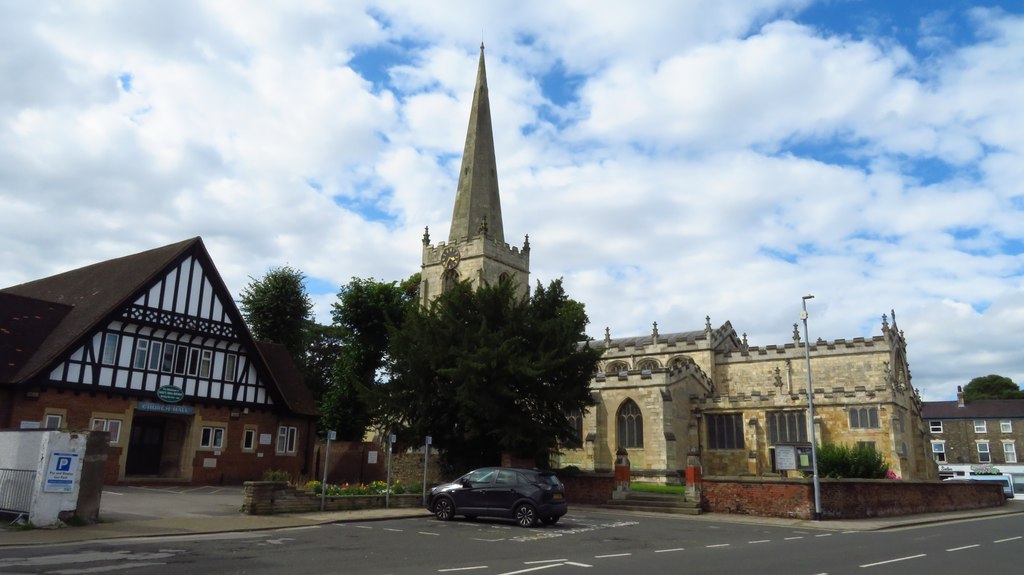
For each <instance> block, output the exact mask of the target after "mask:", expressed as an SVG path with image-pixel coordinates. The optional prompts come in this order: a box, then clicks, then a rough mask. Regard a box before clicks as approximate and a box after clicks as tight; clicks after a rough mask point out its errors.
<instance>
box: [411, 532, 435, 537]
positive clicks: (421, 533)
mask: <svg viewBox="0 0 1024 575" xmlns="http://www.w3.org/2000/svg"><path fill="white" fill-rule="evenodd" d="M416 533H419V534H420V535H433V536H434V537H440V536H441V534H440V533H431V532H429V531H417V532H416Z"/></svg>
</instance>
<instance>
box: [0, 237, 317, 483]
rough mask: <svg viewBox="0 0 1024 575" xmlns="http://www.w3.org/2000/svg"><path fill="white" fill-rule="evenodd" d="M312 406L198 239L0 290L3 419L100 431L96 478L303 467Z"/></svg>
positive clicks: (218, 479) (17, 424) (204, 476)
mask: <svg viewBox="0 0 1024 575" xmlns="http://www.w3.org/2000/svg"><path fill="white" fill-rule="evenodd" d="M316 413H317V412H316V407H315V404H314V402H313V399H312V397H311V395H310V393H309V391H308V389H307V388H306V386H305V382H304V381H303V378H302V375H301V373H300V372H299V370H298V369H297V368H296V366H295V364H294V362H293V361H292V359H291V357H290V356H289V354H288V352H287V351H286V350H285V349H284V347H282V346H280V345H277V344H269V343H263V342H257V341H254V340H253V338H252V335H251V334H250V333H249V330H248V328H247V327H246V325H245V323H244V321H243V319H242V315H241V313H240V311H239V310H238V308H237V307H236V306H235V304H234V301H233V300H232V297H231V294H230V293H229V292H228V290H227V288H226V286H225V285H224V282H223V280H222V279H221V277H220V274H219V273H218V272H217V269H216V267H215V266H214V264H213V261H212V260H211V258H210V255H209V253H208V252H207V251H206V247H205V246H204V245H203V241H202V239H201V238H198V237H196V238H192V239H189V240H185V241H182V242H178V243H175V244H171V245H168V246H164V247H162V248H157V249H153V250H148V251H145V252H141V253H138V254H134V255H130V256H126V257H122V258H117V259H113V260H108V261H105V262H100V263H97V264H94V265H90V266H86V267H83V268H79V269H76V270H72V271H69V272H65V273H62V274H58V275H55V276H51V277H48V278H43V279H40V280H36V281H32V282H28V283H24V284H21V285H16V286H12V287H8V288H5V289H2V290H0V429H27V428H56V429H70V430H76V429H78V430H84V429H94V430H105V431H108V432H109V433H110V438H111V441H110V449H109V451H108V456H107V470H106V474H105V482H107V483H114V482H123V481H134V480H140V481H152V480H162V481H175V482H183V483H197V484H209V483H237V482H241V481H245V480H253V479H261V478H262V476H263V472H264V471H265V470H282V471H287V472H289V473H292V474H293V475H297V474H303V473H308V472H309V470H310V469H311V467H312V465H311V461H310V460H311V456H312V449H313V443H314V441H313V440H314V439H315V416H316Z"/></svg>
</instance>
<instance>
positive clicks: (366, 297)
mask: <svg viewBox="0 0 1024 575" xmlns="http://www.w3.org/2000/svg"><path fill="white" fill-rule="evenodd" d="M418 285H419V274H415V275H413V276H412V277H410V278H409V279H407V280H405V281H404V282H402V283H398V282H390V283H387V282H380V281H376V280H374V279H359V278H352V280H351V281H350V282H349V283H348V284H347V285H345V286H343V287H342V288H341V290H340V291H339V292H338V301H337V302H336V303H335V304H334V307H333V309H332V311H331V315H332V318H333V320H334V324H333V328H334V329H335V330H336V331H335V332H334V333H335V334H336V335H337V337H338V349H337V351H338V353H337V356H336V360H335V362H334V364H333V365H332V373H331V385H330V386H329V387H328V389H327V390H326V391H325V393H324V394H323V396H322V398H321V400H320V411H321V429H324V430H334V431H337V432H338V435H339V437H340V438H342V439H348V440H359V439H361V438H362V436H363V434H364V432H365V430H366V428H367V426H369V425H371V424H372V423H374V421H375V415H376V413H377V409H376V403H377V394H376V393H375V391H376V390H377V388H378V385H377V384H378V380H379V379H384V378H387V377H388V375H387V374H388V372H389V371H390V369H389V361H390V356H389V355H388V347H389V345H390V329H391V328H392V327H393V326H401V325H402V322H403V321H404V318H405V315H406V313H407V312H408V310H409V309H411V308H412V307H413V306H414V305H415V302H416V293H417V291H416V290H417V286H418Z"/></svg>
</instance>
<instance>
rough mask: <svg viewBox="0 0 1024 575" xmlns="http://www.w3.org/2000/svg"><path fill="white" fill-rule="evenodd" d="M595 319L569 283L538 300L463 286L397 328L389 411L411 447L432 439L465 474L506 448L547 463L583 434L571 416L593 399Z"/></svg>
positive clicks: (542, 291)
mask: <svg viewBox="0 0 1024 575" xmlns="http://www.w3.org/2000/svg"><path fill="white" fill-rule="evenodd" d="M587 323H588V319H587V315H586V313H585V311H584V307H583V305H582V304H581V303H579V302H576V301H574V300H572V299H570V298H569V297H568V296H567V295H566V294H565V291H564V289H563V288H562V283H561V281H560V280H558V281H554V282H552V283H551V284H550V285H549V286H548V287H547V288H544V287H543V286H541V285H539V284H538V286H537V288H536V290H535V291H534V294H533V296H532V297H528V298H524V297H521V296H519V295H517V290H516V288H515V286H514V285H513V284H512V282H511V281H501V282H499V283H498V284H496V285H489V286H482V287H480V288H479V289H477V290H473V289H472V287H471V286H470V284H469V283H468V282H463V283H460V284H458V285H456V286H454V287H453V288H452V289H450V290H449V291H447V292H445V293H444V294H442V295H441V296H439V297H438V298H437V299H435V300H434V301H433V302H432V303H431V305H430V306H429V308H422V307H414V308H412V309H411V310H410V312H409V314H408V315H407V316H406V319H405V323H404V325H402V326H400V327H396V328H394V329H393V335H392V341H391V346H390V354H391V358H392V360H393V363H392V374H391V379H390V381H388V382H387V384H386V385H383V386H381V389H382V390H384V391H386V400H385V401H383V402H382V404H381V412H382V415H383V416H384V417H385V418H387V419H388V421H387V423H389V424H390V426H391V427H390V430H391V431H392V432H397V433H398V435H399V436H400V437H401V438H403V439H404V440H405V441H407V442H409V443H411V444H418V443H420V442H421V441H422V440H423V437H424V436H427V435H430V436H432V437H433V443H434V445H436V446H437V447H438V448H439V449H441V450H442V453H443V456H444V457H445V462H446V463H447V464H448V465H449V466H450V468H452V469H455V470H461V469H467V468H470V467H474V466H478V465H487V464H496V463H498V462H499V461H500V457H501V454H502V453H510V454H513V455H515V456H517V457H526V458H531V457H532V458H534V459H535V460H536V461H537V462H538V463H544V462H545V461H546V457H547V454H549V453H550V452H551V451H552V450H554V449H556V448H557V446H558V445H559V443H565V442H569V441H572V440H574V439H575V437H574V431H573V429H572V427H571V426H570V424H569V423H568V420H567V418H566V415H567V414H569V413H571V412H573V411H575V410H585V409H586V408H587V407H589V406H590V405H592V404H593V400H592V399H591V396H590V391H589V383H590V378H591V376H592V375H593V373H594V370H595V367H596V364H597V361H598V359H599V358H600V354H601V352H600V350H597V349H593V348H591V347H590V346H589V345H587V344H586V343H585V342H586V340H587V336H586V334H585V333H584V329H585V328H586V325H587Z"/></svg>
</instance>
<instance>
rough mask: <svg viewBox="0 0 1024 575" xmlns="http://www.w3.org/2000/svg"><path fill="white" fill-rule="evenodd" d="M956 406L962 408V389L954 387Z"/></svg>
mask: <svg viewBox="0 0 1024 575" xmlns="http://www.w3.org/2000/svg"><path fill="white" fill-rule="evenodd" d="M956 406H957V407H964V388H963V387H961V386H959V385H958V386H956Z"/></svg>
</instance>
